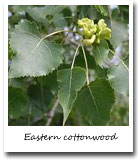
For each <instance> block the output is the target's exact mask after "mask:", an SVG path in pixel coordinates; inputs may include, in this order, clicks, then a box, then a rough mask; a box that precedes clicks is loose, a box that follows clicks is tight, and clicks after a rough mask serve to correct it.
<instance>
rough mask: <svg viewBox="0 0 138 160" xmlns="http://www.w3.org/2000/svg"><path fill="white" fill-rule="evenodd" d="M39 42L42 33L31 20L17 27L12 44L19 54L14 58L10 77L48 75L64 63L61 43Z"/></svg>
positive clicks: (12, 36)
mask: <svg viewBox="0 0 138 160" xmlns="http://www.w3.org/2000/svg"><path fill="white" fill-rule="evenodd" d="M39 42H40V33H39V31H38V29H37V26H36V25H34V24H33V23H31V22H30V21H28V20H25V21H24V22H23V23H19V24H18V25H17V26H16V27H15V30H14V32H12V34H11V39H10V44H11V47H12V48H13V49H14V50H15V51H16V53H17V54H16V56H15V57H14V58H13V59H12V63H11V66H10V71H9V78H16V77H23V76H33V77H37V76H43V75H47V74H48V73H50V72H52V71H53V70H54V69H56V68H57V67H58V66H59V65H60V64H61V63H62V59H63V49H62V47H61V46H60V45H58V44H55V43H53V42H48V41H46V40H43V41H42V42H41V43H39ZM38 43H39V45H38Z"/></svg>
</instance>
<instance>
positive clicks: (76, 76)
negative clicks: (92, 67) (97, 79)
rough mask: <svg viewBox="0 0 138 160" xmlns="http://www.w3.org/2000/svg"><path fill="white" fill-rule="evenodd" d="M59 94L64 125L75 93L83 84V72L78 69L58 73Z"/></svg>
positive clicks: (84, 78) (84, 79)
mask: <svg viewBox="0 0 138 160" xmlns="http://www.w3.org/2000/svg"><path fill="white" fill-rule="evenodd" d="M57 78H58V82H59V92H58V100H59V103H60V104H61V106H62V108H63V115H64V118H63V125H64V124H65V122H66V120H67V118H68V116H69V113H70V112H71V110H72V105H73V103H74V101H75V99H76V96H77V92H78V91H79V90H80V89H81V87H82V86H83V85H84V84H85V81H86V74H85V70H84V69H82V68H80V67H74V68H73V69H63V70H60V71H58V75H57Z"/></svg>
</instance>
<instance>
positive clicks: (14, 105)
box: [8, 87, 27, 119]
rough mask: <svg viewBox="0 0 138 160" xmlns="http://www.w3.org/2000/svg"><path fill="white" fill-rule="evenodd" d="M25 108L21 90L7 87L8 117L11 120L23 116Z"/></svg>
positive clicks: (25, 103) (24, 99)
mask: <svg viewBox="0 0 138 160" xmlns="http://www.w3.org/2000/svg"><path fill="white" fill-rule="evenodd" d="M26 107H27V99H26V97H25V96H24V94H23V92H22V89H19V88H13V87H8V115H9V117H10V118H11V119H16V118H19V117H20V116H22V115H23V113H24V111H25V109H26Z"/></svg>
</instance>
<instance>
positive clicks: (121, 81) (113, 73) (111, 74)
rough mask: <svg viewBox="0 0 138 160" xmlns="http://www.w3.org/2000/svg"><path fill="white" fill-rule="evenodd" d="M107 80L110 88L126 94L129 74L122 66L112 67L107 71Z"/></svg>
mask: <svg viewBox="0 0 138 160" xmlns="http://www.w3.org/2000/svg"><path fill="white" fill-rule="evenodd" d="M107 76H108V78H109V81H110V84H111V86H112V87H113V88H114V89H115V90H116V91H118V92H121V93H123V94H128V91H129V72H128V70H127V69H126V68H125V67H124V66H123V65H122V64H119V65H118V66H114V67H112V68H109V69H108V75H107Z"/></svg>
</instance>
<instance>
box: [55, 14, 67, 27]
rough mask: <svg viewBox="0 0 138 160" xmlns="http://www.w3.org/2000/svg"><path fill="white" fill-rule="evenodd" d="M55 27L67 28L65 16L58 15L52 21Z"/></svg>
mask: <svg viewBox="0 0 138 160" xmlns="http://www.w3.org/2000/svg"><path fill="white" fill-rule="evenodd" d="M52 21H53V23H54V25H55V26H56V27H64V26H67V22H66V20H65V18H64V17H63V14H56V15H55V16H54V17H53V19H52Z"/></svg>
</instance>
